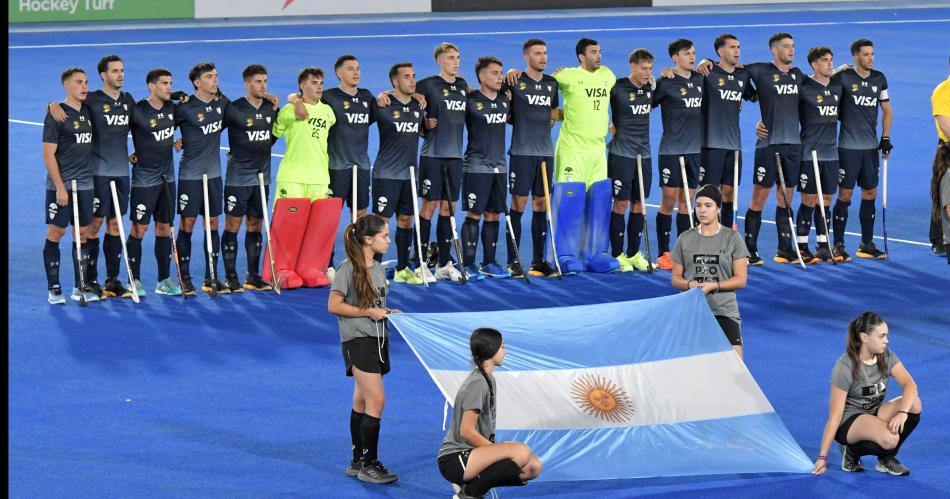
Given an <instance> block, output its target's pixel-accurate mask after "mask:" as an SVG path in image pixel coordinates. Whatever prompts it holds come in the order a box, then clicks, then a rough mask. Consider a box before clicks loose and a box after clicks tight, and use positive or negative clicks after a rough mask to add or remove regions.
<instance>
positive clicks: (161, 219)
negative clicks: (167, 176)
mask: <svg viewBox="0 0 950 499" xmlns="http://www.w3.org/2000/svg"><path fill="white" fill-rule="evenodd" d="M168 190H169V193H170V195H171V197H165V188H164V187H163V186H162V185H153V186H149V187H133V188H132V209H131V211H130V212H129V219H130V220H131V221H132V223H136V224H140V225H148V224H149V221H150V220H152V219H153V218H154V219H155V221H156V222H158V223H163V224H167V223H169V222H170V221H171V217H173V216H175V215H174V212H173V210H174V209H175V201H174V200H175V183H174V182H172V181H169V182H168Z"/></svg>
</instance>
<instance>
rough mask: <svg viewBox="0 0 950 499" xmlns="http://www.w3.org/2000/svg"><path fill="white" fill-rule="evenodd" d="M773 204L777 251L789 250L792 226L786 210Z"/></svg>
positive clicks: (790, 247)
mask: <svg viewBox="0 0 950 499" xmlns="http://www.w3.org/2000/svg"><path fill="white" fill-rule="evenodd" d="M789 209H790V208H782V207H779V206H778V205H776V206H775V229H776V230H777V231H778V249H779V251H791V249H792V226H791V225H789V223H790V222H789V220H788V210H789Z"/></svg>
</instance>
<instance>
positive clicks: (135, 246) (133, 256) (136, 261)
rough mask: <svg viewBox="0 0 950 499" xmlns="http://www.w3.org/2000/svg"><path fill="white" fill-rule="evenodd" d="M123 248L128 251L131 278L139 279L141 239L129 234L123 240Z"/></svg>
mask: <svg viewBox="0 0 950 499" xmlns="http://www.w3.org/2000/svg"><path fill="white" fill-rule="evenodd" d="M125 249H126V251H128V252H129V267H131V268H132V278H133V279H139V278H140V277H139V275H140V274H139V271H140V270H141V269H142V240H141V239H139V238H137V237H135V236H132V235H129V238H128V239H126V240H125Z"/></svg>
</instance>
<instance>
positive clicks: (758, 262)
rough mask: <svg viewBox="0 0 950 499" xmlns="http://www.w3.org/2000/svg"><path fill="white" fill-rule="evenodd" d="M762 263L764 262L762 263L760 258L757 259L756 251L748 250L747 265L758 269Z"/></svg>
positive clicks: (757, 253)
mask: <svg viewBox="0 0 950 499" xmlns="http://www.w3.org/2000/svg"><path fill="white" fill-rule="evenodd" d="M764 263H765V262H763V261H762V258H761V257H759V252H758V251H756V250H754V249H750V250H749V265H752V266H753V267H759V266H762V265H764Z"/></svg>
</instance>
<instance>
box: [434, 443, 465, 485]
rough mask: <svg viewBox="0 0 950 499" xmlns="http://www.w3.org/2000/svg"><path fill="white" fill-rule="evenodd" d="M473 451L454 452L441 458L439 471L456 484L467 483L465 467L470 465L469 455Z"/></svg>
mask: <svg viewBox="0 0 950 499" xmlns="http://www.w3.org/2000/svg"><path fill="white" fill-rule="evenodd" d="M471 453H472V451H470V450H463V451H462V452H453V453H452V454H446V455H444V456H442V457H440V458H439V472H440V473H442V477H443V478H445V479H446V480H448V481H449V483H454V484H456V485H462V484H464V483H465V468H466V467H467V466H468V456H469V455H470V454H471Z"/></svg>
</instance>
